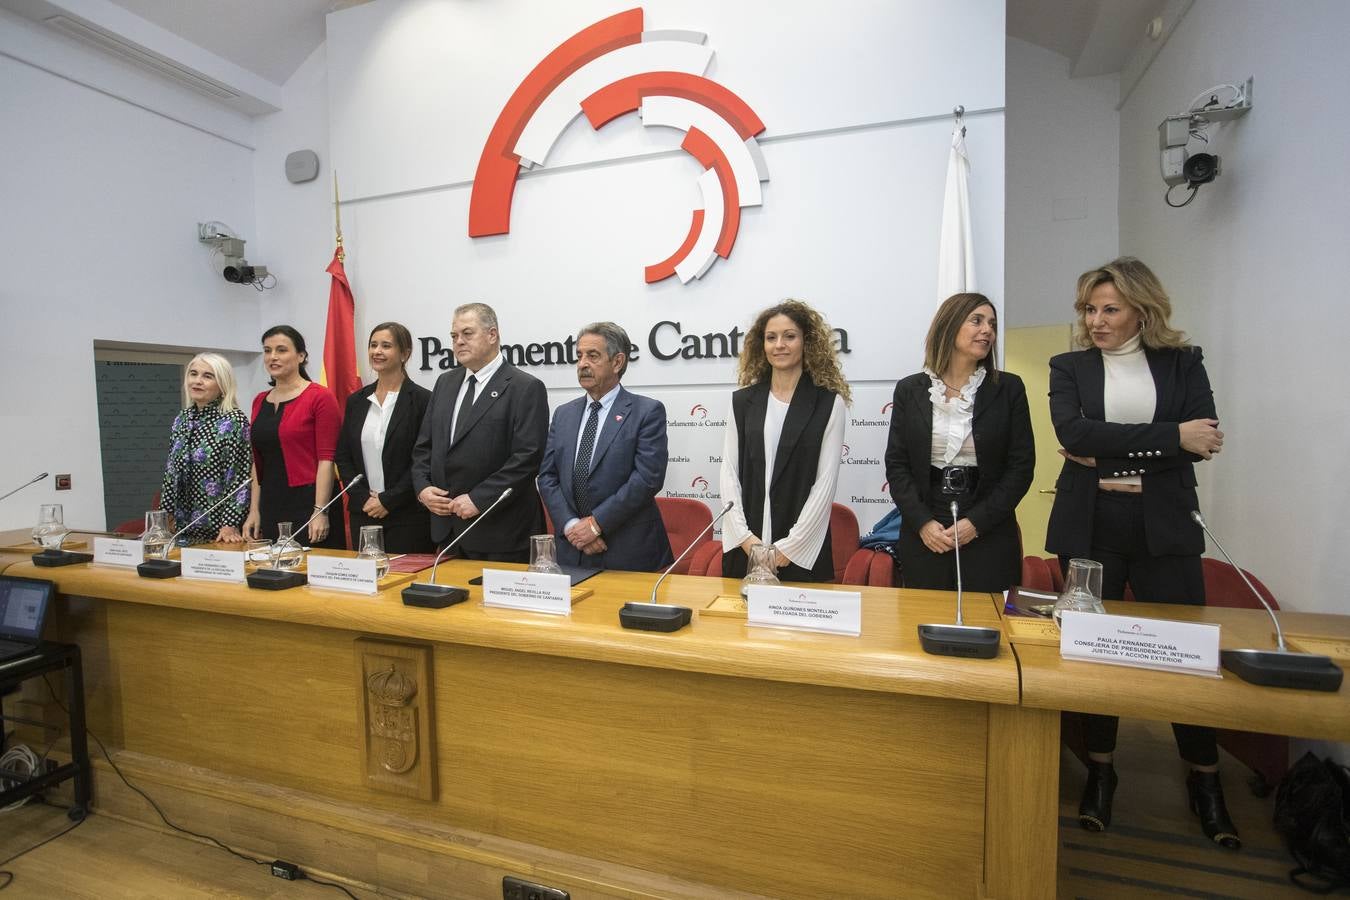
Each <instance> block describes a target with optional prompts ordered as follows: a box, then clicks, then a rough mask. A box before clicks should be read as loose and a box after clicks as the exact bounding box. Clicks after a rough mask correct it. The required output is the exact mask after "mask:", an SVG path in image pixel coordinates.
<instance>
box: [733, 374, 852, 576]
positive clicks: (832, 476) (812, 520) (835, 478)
mask: <svg viewBox="0 0 1350 900" xmlns="http://www.w3.org/2000/svg"><path fill="white" fill-rule="evenodd" d="M787 411H788V404H787V403H784V402H783V401H781V400H778V399H776V398H775V397H774V396H773V394H772V393H771V394H769V405H768V408H767V410H766V411H765V414H764V515H763V517H762V519H761V521H760V522H759V527H758V529H755V530H751V528H750V526H749V524H748V523H747V522H746V519H745V510H744V509H743V508H742V504H743V501H742V499H741V473H740V454H739V449H740V436H739V434H738V433H737V431H736V414H735V412H734V411H729V412H728V413H727V430H726V435H725V437H724V439H723V441H722V470H721V482H722V483H721V493H722V501H723V503H725V502H727V501H731V502H733V503H735V504H736V505H735V506H734V507H732V509H731V512H729V513H727V515H726V518H724V519H723V520H722V549H723V550H724V551H726V550H732V549H735V548H736V547H739V546H740V545H741V544H742V542H744V541H745V539H746V538H748V537H752V536H757V537H759V539H760V540H762V541H764V542H765V543H766V544H773V545H774V547H775V548H776V549H777V550H778V552H780V553H782V554H783V555H784V556H786V557H787V558H788V559H789V560H790V561H792V562H794V563H796V564H797V565H799V566H801V567H802V568H804V569H810V568H811V567H812V566H814V565H815V564H816V559H817V558H818V557H819V556H820V549H821V548H822V547H823V546H825V532H826V531H828V530H829V527H830V506H831V504H833V503H834V489H835V486H836V485H837V484H838V482H839V455H840V452H841V451H842V450H843V448H844V420H845V413H846V409H845V407H844V401H843V398H841V397H839V396H837V395H836V396H835V398H834V408H833V409H831V410H830V419H829V421H828V422H826V423H825V436H824V439H823V440H822V442H821V446H820V459H819V460H818V461H817V462H816V480H815V483H814V484H813V485H811V490H810V492H809V493H808V494H807V496H806V503H805V504H804V505H803V506H802V511H801V512H800V513H799V514H798V515H797V521H796V522H794V523H793V525H792V528H791V529H789V530H788V533H787V534H781V535H776V534H774V533H773V524H772V523H773V516H772V510H771V508H770V501H771V497H770V493H769V482H770V481H771V480H772V479H773V463H774V457H775V456H776V455H777V453H778V440H779V438H780V437H782V434H783V422H784V420H785V419H786V418H787Z"/></svg>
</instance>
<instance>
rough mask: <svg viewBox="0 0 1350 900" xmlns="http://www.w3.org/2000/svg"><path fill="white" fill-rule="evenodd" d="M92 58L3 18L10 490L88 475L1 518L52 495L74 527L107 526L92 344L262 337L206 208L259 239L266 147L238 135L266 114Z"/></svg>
mask: <svg viewBox="0 0 1350 900" xmlns="http://www.w3.org/2000/svg"><path fill="white" fill-rule="evenodd" d="M87 56H88V52H87V51H84V50H82V49H76V47H75V46H72V44H71V42H67V41H65V40H64V39H61V38H59V36H56V35H52V34H49V33H48V32H47V31H45V30H43V29H40V28H39V27H38V26H35V25H33V24H32V23H29V22H27V21H25V20H22V19H19V18H18V17H16V16H13V15H12V14H10V13H8V12H4V11H0V121H3V122H5V123H6V125H5V127H4V128H3V129H2V130H0V159H2V160H3V164H0V198H3V205H4V215H3V216H0V247H3V248H4V259H5V261H6V263H7V265H6V267H5V268H6V271H5V277H4V278H3V279H2V280H0V312H2V314H3V325H4V334H5V336H6V339H7V346H6V349H5V352H4V353H3V354H0V380H3V382H4V383H5V384H6V385H7V389H6V390H5V391H4V392H3V395H2V396H0V433H3V434H4V435H5V438H4V440H3V441H0V485H3V487H0V492H2V491H4V490H8V489H9V488H10V487H12V486H14V485H17V484H18V483H20V482H21V481H25V480H27V478H29V477H31V476H32V475H34V474H37V473H38V472H42V471H48V472H51V473H52V474H53V475H55V474H57V473H65V472H68V473H70V474H71V475H72V476H73V484H74V488H73V490H70V491H61V492H57V491H55V489H54V483H53V482H54V479H48V480H46V481H44V482H42V483H40V484H37V485H34V486H33V487H30V488H28V489H27V490H25V491H24V492H23V493H22V494H18V495H15V496H14V497H11V498H10V499H9V500H6V501H4V502H3V503H0V528H17V527H24V526H28V525H31V524H33V523H34V522H35V521H36V518H37V506H38V504H39V503H44V502H47V503H50V502H60V503H63V504H64V506H65V512H66V521H67V523H68V524H72V525H75V526H77V527H83V528H101V527H103V525H104V521H103V518H104V513H103V484H102V472H101V466H100V461H99V439H98V415H97V405H96V399H95V387H94V365H93V358H94V354H93V342H94V341H95V340H100V339H101V340H110V341H126V342H137V343H150V344H164V345H173V346H183V347H211V348H217V349H224V350H240V349H244V348H248V347H252V346H253V344H254V343H256V339H257V323H258V320H259V315H258V306H259V297H258V295H257V294H256V293H255V292H254V291H252V290H249V289H247V288H244V287H239V286H235V285H229V284H226V283H225V281H224V280H223V279H222V278H221V277H220V273H219V271H217V270H216V269H215V268H214V267H213V266H211V265H210V256H209V253H208V250H207V248H205V247H203V246H201V245H199V244H198V243H197V240H196V223H197V222H198V221H202V220H207V219H218V220H221V221H224V222H227V223H228V224H230V225H231V226H232V227H233V228H235V229H236V230H237V231H239V232H241V233H243V234H245V235H246V236H249V237H252V235H251V232H252V229H253V173H252V159H251V156H252V152H251V150H250V149H248V147H247V146H244V145H242V142H241V141H240V140H239V139H240V138H242V137H245V136H246V132H247V131H249V130H251V125H248V127H247V128H245V127H244V126H245V125H246V124H247V123H246V120H244V122H242V123H241V122H240V121H239V120H238V118H237V117H232V116H231V115H226V114H225V113H219V112H217V111H211V110H204V109H203V108H201V107H200V106H198V105H197V102H196V101H195V100H189V99H187V98H184V97H181V96H178V95H177V94H175V93H174V91H175V90H176V89H169V88H166V87H162V86H153V88H152V87H148V86H147V84H146V82H145V81H144V76H141V75H139V74H132V73H127V72H121V71H119V70H117V69H116V68H114V67H111V66H107V65H104V64H103V63H102V62H101V61H98V60H90V59H88V58H87ZM25 59H36V60H38V61H39V62H40V64H41V65H42V66H43V68H38V67H36V66H35V65H33V64H30V63H29V62H25V61H22V60H25ZM63 71H66V72H71V73H72V74H77V75H78V76H79V77H81V78H85V79H86V80H89V81H91V82H94V81H97V83H98V89H94V88H93V87H90V86H86V85H84V84H79V83H76V82H75V81H72V80H70V78H69V77H64V76H63V75H61V74H58V73H60V72H63ZM129 101H136V102H140V103H142V104H144V105H145V106H150V107H151V108H158V109H160V110H165V111H167V112H166V113H165V114H161V113H160V112H153V111H150V110H149V109H146V108H142V107H141V106H137V105H134V104H133V102H129ZM192 110H196V112H197V113H199V115H196V118H195V124H184V122H185V121H186V120H187V119H188V118H190V116H189V115H187V113H190V112H191V111H192ZM168 114H173V115H177V116H179V118H178V119H177V120H175V119H174V118H170V117H168ZM207 125H209V126H211V127H213V128H215V129H216V130H217V131H219V132H220V133H221V135H224V136H216V135H213V134H209V133H207V131H206V130H204V128H205V126H207ZM251 250H252V246H251V245H250V252H251ZM167 429H168V423H167V422H166V423H165V430H166V435H167ZM165 449H166V451H167V441H166V445H165ZM147 499H148V498H147Z"/></svg>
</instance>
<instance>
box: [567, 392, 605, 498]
mask: <svg viewBox="0 0 1350 900" xmlns="http://www.w3.org/2000/svg"><path fill="white" fill-rule="evenodd" d="M599 425H600V401H599V400H592V401H591V414H590V415H589V416H587V417H586V427H585V428H583V429H582V430H581V444H580V445H579V446H578V447H577V461H576V463H575V464H574V465H573V467H572V500H573V501H574V502H575V503H576V505H577V512H579V513H581V514H582V515H583V516H589V515H590V514H591V498H590V496H589V495H588V494H587V492H586V483H587V482H588V481H590V480H591V454H592V453H593V452H594V451H595V432H596V430H597V429H598V428H599Z"/></svg>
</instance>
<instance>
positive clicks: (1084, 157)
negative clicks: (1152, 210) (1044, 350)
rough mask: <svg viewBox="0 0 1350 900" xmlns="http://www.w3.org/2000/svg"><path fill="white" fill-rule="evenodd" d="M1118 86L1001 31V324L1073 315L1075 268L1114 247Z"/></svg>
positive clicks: (1110, 253) (1111, 253) (1109, 254)
mask: <svg viewBox="0 0 1350 900" xmlns="http://www.w3.org/2000/svg"><path fill="white" fill-rule="evenodd" d="M1118 93H1119V77H1118V76H1117V75H1100V76H1097V77H1094V78H1070V77H1069V60H1068V59H1067V58H1066V57H1063V56H1060V55H1059V54H1058V53H1055V52H1054V51H1052V50H1046V49H1044V48H1043V47H1037V46H1036V45H1034V44H1029V43H1027V42H1026V41H1022V40H1018V39H1017V38H1008V156H1007V182H1008V193H1007V204H1008V213H1007V222H1008V223H1010V227H1009V228H1008V229H1007V235H1006V238H1005V240H1006V242H1007V270H1006V272H1005V274H1004V282H1003V285H1004V292H1005V296H1006V298H1007V311H1006V312H1007V314H1006V316H1005V320H1004V325H1005V327H1007V328H1018V327H1024V326H1032V325H1055V324H1059V323H1062V322H1070V321H1072V320H1073V292H1074V284H1075V282H1076V281H1077V279H1078V276H1079V275H1080V274H1081V273H1083V272H1084V271H1086V270H1087V269H1089V268H1091V267H1092V266H1094V265H1097V264H1099V263H1103V262H1106V261H1107V260H1109V259H1113V258H1114V257H1115V256H1116V255H1117V248H1118V246H1119V232H1118V216H1117V208H1116V198H1117V196H1118V193H1117V190H1118V184H1117V183H1118V180H1119V161H1120V116H1119V114H1117V112H1116V109H1115V106H1116V100H1117V96H1118Z"/></svg>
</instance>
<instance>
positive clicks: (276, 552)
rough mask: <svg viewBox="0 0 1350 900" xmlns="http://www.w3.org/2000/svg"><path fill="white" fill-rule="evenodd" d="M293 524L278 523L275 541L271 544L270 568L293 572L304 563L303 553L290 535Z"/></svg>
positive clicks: (293, 536) (292, 535)
mask: <svg viewBox="0 0 1350 900" xmlns="http://www.w3.org/2000/svg"><path fill="white" fill-rule="evenodd" d="M293 528H294V523H292V522H278V523H277V539H276V541H274V542H273V543H272V568H274V569H280V570H281V571H283V572H293V571H295V570H296V569H298V568H300V564H301V563H302V562H304V561H305V551H304V550H302V549H301V548H300V544H299V543H298V542H297V541H296V540H295V535H294V534H292V529H293Z"/></svg>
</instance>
